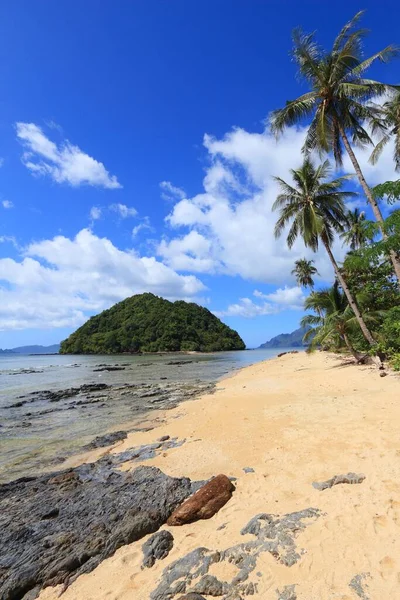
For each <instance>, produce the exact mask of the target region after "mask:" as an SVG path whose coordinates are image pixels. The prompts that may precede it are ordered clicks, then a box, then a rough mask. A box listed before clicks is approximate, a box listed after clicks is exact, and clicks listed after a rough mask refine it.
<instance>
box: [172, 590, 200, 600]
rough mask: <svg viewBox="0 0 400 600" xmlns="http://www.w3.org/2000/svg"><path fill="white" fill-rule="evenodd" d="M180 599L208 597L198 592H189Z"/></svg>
mask: <svg viewBox="0 0 400 600" xmlns="http://www.w3.org/2000/svg"><path fill="white" fill-rule="evenodd" d="M179 600H206V599H205V598H204V596H201V595H200V594H197V593H196V592H189V593H188V594H185V595H184V596H181V597H180V598H179Z"/></svg>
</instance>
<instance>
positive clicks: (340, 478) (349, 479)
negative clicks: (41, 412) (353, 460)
mask: <svg viewBox="0 0 400 600" xmlns="http://www.w3.org/2000/svg"><path fill="white" fill-rule="evenodd" d="M364 479H365V475H364V474H363V473H360V474H359V475H357V473H347V474H346V475H335V476H334V477H332V479H328V480H327V481H321V482H320V483H318V482H317V481H314V483H313V487H314V488H315V489H316V490H320V491H321V492H322V491H323V490H326V489H328V488H331V487H333V486H334V485H338V484H339V483H349V484H350V485H354V484H355V483H362V482H363V481H364Z"/></svg>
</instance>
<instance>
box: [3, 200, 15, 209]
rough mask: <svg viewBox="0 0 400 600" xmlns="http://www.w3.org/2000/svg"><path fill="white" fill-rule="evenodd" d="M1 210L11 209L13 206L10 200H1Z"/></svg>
mask: <svg viewBox="0 0 400 600" xmlns="http://www.w3.org/2000/svg"><path fill="white" fill-rule="evenodd" d="M1 204H2V206H3V208H6V209H7V208H13V207H14V204H13V203H12V202H11V200H2V202H1Z"/></svg>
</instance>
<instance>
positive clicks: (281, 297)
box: [215, 286, 304, 319]
mask: <svg viewBox="0 0 400 600" xmlns="http://www.w3.org/2000/svg"><path fill="white" fill-rule="evenodd" d="M253 296H254V297H255V298H258V300H259V301H258V302H257V301H256V302H255V301H254V300H251V299H250V298H240V300H239V301H238V302H237V303H235V304H230V305H229V306H228V308H227V309H226V310H222V311H215V314H216V315H217V316H219V317H245V318H246V319H252V318H254V317H259V316H261V315H273V314H277V313H280V312H282V311H284V310H302V309H303V303H304V296H303V292H302V290H301V288H299V287H287V286H285V287H284V288H279V289H277V290H276V291H275V292H272V293H270V294H263V293H262V292H260V291H259V290H254V292H253Z"/></svg>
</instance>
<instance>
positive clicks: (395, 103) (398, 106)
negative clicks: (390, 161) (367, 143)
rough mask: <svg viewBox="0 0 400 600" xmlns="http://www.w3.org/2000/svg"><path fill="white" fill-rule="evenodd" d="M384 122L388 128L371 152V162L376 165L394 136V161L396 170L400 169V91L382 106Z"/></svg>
mask: <svg viewBox="0 0 400 600" xmlns="http://www.w3.org/2000/svg"><path fill="white" fill-rule="evenodd" d="M382 111H383V119H384V124H385V126H386V128H387V130H386V132H385V133H384V135H383V137H382V139H381V140H380V141H379V142H378V144H377V145H376V146H375V148H374V151H373V152H372V154H371V158H370V160H371V162H372V164H373V165H374V164H375V163H376V162H377V160H378V158H379V156H380V155H381V153H382V150H383V149H384V147H385V146H386V144H387V143H388V142H389V140H390V139H391V138H392V137H393V138H394V155H393V158H394V162H395V164H396V171H400V92H397V93H396V94H393V95H392V96H391V98H390V99H389V100H387V101H386V102H384V104H383V106H382Z"/></svg>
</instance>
